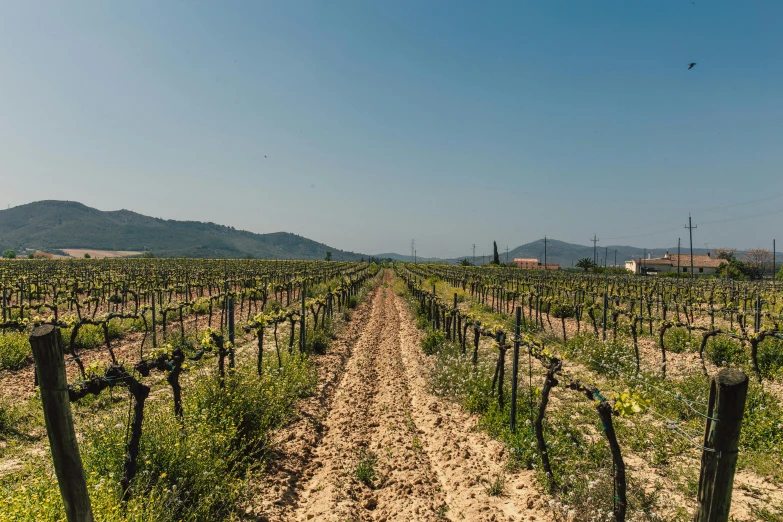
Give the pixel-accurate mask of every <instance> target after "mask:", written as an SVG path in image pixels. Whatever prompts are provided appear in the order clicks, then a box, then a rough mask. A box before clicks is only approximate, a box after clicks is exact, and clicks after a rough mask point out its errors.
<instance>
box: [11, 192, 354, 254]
mask: <svg viewBox="0 0 783 522" xmlns="http://www.w3.org/2000/svg"><path fill="white" fill-rule="evenodd" d="M6 248H13V249H16V250H23V249H25V248H27V249H37V250H43V251H52V250H56V249H64V248H90V249H96V250H130V251H143V252H152V253H153V254H154V255H156V256H161V257H212V258H222V257H233V258H239V257H247V256H252V257H254V258H259V259H324V256H325V255H326V252H327V251H329V252H332V259H334V260H335V261H353V260H360V259H361V258H362V257H364V258H365V259H366V258H367V256H363V255H362V254H356V253H353V252H345V251H343V250H339V249H336V248H332V247H330V246H327V245H324V244H323V243H318V242H316V241H312V240H310V239H307V238H304V237H301V236H298V235H296V234H291V233H288V232H275V233H272V234H254V233H252V232H247V231H244V230H236V229H234V228H233V227H226V226H222V225H216V224H215V223H203V222H200V221H176V220H165V219H159V218H153V217H149V216H144V215H142V214H137V213H136V212H131V211H129V210H116V211H109V212H105V211H101V210H97V209H94V208H90V207H87V206H85V205H82V204H81V203H76V202H72V201H38V202H35V203H30V204H27V205H20V206H18V207H13V208H10V209H7V210H0V251H2V250H4V249H6Z"/></svg>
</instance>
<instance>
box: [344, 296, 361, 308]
mask: <svg viewBox="0 0 783 522" xmlns="http://www.w3.org/2000/svg"><path fill="white" fill-rule="evenodd" d="M346 306H347V307H348V308H356V307H357V306H359V300H358V299H357V298H356V296H355V295H352V296H351V297H349V298H348V303H346Z"/></svg>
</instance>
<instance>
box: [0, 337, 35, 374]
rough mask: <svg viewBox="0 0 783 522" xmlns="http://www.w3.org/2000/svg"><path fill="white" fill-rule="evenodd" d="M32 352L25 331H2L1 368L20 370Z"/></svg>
mask: <svg viewBox="0 0 783 522" xmlns="http://www.w3.org/2000/svg"><path fill="white" fill-rule="evenodd" d="M31 354H32V349H31V348H30V341H29V340H28V339H27V334H26V333H25V332H10V331H9V332H5V333H0V369H3V370H18V369H19V368H21V367H23V366H24V365H25V364H26V363H27V358H28V357H29V356H30V355H31Z"/></svg>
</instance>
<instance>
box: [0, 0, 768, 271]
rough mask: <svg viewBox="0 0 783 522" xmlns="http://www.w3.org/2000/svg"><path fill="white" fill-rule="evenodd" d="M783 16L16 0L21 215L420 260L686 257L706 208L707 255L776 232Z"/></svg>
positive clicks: (618, 4) (0, 158)
mask: <svg viewBox="0 0 783 522" xmlns="http://www.w3.org/2000/svg"><path fill="white" fill-rule="evenodd" d="M782 19H783V2H779V1H767V2H762V1H757V2H756V1H754V2H734V1H717V0H716V1H706V0H697V1H695V3H693V2H691V1H690V0H684V1H679V0H678V1H648V2H642V1H638V2H637V1H631V2H629V1H619V0H618V1H609V0H600V1H570V2H565V1H563V2H558V1H549V0H547V1H539V2H522V1H515V2H458V1H454V0H449V1H438V2H436V1H426V2H421V1H416V2H405V1H394V2H391V1H389V2H374V1H367V0H357V1H330V2H325V1H323V2H306V1H300V0H295V1H285V2H283V1H280V2H260V1H252V2H220V3H218V2H194V1H188V2H184V1H183V2H174V1H167V2H146V1H135V2H99V1H84V2H78V3H77V2H70V3H66V2H38V1H19V2H12V1H7V2H2V3H0V176H1V177H0V205H3V206H7V205H11V206H14V205H19V204H23V203H28V202H31V201H35V200H39V199H69V200H76V201H80V202H83V203H85V204H87V205H90V206H95V207H97V208H100V209H102V210H115V209H119V208H128V209H131V210H135V211H137V212H141V213H144V214H150V215H154V216H156V217H162V218H170V219H191V220H201V221H214V222H218V223H222V224H226V225H232V226H234V227H237V228H242V229H247V230H251V231H254V232H274V231H280V230H284V231H290V232H295V233H298V234H301V235H303V236H306V237H310V238H312V239H316V240H318V241H322V242H325V243H327V244H329V245H332V246H334V247H337V248H342V249H347V250H354V251H361V252H366V253H380V252H389V251H397V252H401V253H405V252H409V251H410V240H411V238H415V239H416V243H417V250H418V254H419V255H421V256H457V255H466V254H468V253H470V247H471V245H472V244H473V243H476V244H477V245H479V247H477V250H478V251H480V250H481V249H482V247H484V248H483V249H484V250H485V251H490V249H491V244H492V240H497V241H498V244H499V245H501V246H502V247H505V245H509V246H510V247H512V248H513V247H514V246H517V245H519V244H522V243H526V242H528V241H531V240H534V239H538V238H540V237H542V236H544V235H545V234H546V235H548V236H549V237H552V238H556V239H561V240H564V241H570V242H576V243H581V244H589V242H588V238H590V237H592V235H593V233H596V234H598V237H599V238H600V239H601V242H599V245H602V244H630V245H636V246H647V247H665V246H670V245H674V244H676V242H677V238H678V237H682V238H683V239H684V240H685V238H687V231H686V230H684V229H683V228H682V227H683V225H684V224H685V222H686V221H687V217H688V212H691V213H693V216H694V223H696V224H697V225H698V227H699V228H698V229H697V230H696V231H694V243H695V245H696V246H703V245H704V243H709V244H710V246H711V247H717V246H733V247H739V248H748V247H757V246H765V247H767V246H768V244H771V241H772V238H773V237H775V236H776V235H778V238H779V239H783V234H780V232H781V226H780V224H781V223H783V175H781V173H780V171H781V166H783V159H782V156H781V152H783V147H781V144H783V97H782V96H781V94H780V93H781V92H783V68H781V64H783V31H780V28H779V23H780V20H782ZM689 62H697V65H696V67H694V68H693V69H692V70H690V71H688V70H687V64H688V63H689ZM759 200H762V201H759Z"/></svg>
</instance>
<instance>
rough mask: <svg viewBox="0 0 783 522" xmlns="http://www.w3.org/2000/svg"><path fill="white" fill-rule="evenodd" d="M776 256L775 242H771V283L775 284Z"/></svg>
mask: <svg viewBox="0 0 783 522" xmlns="http://www.w3.org/2000/svg"><path fill="white" fill-rule="evenodd" d="M776 256H777V251H776V250H775V240H774V239H773V240H772V282H773V283H774V282H775V277H776V276H777V274H776V273H775V268H776V265H775V257H776Z"/></svg>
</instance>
